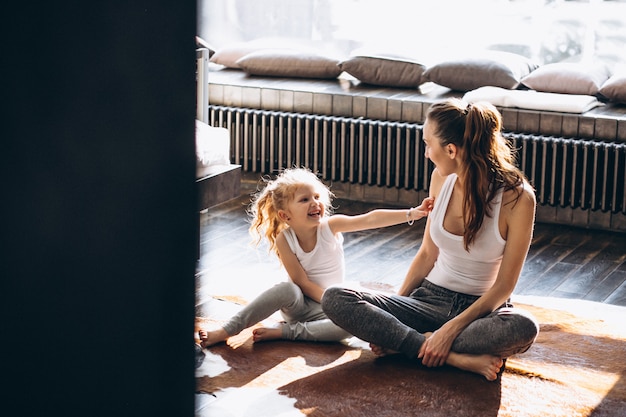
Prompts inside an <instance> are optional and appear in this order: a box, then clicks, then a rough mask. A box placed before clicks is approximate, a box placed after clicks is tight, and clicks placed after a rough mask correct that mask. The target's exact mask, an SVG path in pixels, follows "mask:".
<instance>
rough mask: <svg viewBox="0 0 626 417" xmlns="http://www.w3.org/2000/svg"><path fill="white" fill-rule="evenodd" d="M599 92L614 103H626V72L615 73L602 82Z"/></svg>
mask: <svg viewBox="0 0 626 417" xmlns="http://www.w3.org/2000/svg"><path fill="white" fill-rule="evenodd" d="M598 93H600V94H601V95H602V96H603V97H605V98H607V99H608V100H609V101H612V102H614V103H622V104H626V72H625V73H623V74H613V75H612V76H611V78H609V79H608V80H606V81H605V82H604V84H602V86H601V87H600V90H598Z"/></svg>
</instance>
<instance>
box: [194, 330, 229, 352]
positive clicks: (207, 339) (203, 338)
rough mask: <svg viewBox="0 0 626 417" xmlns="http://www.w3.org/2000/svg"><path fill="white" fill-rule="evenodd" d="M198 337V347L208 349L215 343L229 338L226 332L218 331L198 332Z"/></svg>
mask: <svg viewBox="0 0 626 417" xmlns="http://www.w3.org/2000/svg"><path fill="white" fill-rule="evenodd" d="M198 336H199V337H200V346H202V347H203V348H208V347H209V346H213V345H214V344H216V343H219V342H224V341H226V339H228V338H229V337H230V335H229V334H228V333H226V330H224V329H218V330H212V331H206V330H199V331H198Z"/></svg>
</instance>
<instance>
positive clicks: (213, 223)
mask: <svg viewBox="0 0 626 417" xmlns="http://www.w3.org/2000/svg"><path fill="white" fill-rule="evenodd" d="M249 202H250V196H249V195H248V194H242V196H241V197H239V198H237V199H234V200H230V201H228V202H226V203H223V204H220V205H218V206H214V207H212V208H210V209H209V210H207V211H206V212H203V213H201V214H200V259H199V260H198V273H197V277H198V278H197V284H196V288H197V291H196V292H197V295H198V296H197V304H198V305H202V304H203V303H206V302H208V300H207V294H210V293H211V292H214V291H217V290H216V287H217V288H219V285H218V283H216V282H214V281H213V280H220V279H228V277H233V276H238V277H241V276H242V275H243V278H241V279H243V282H245V279H247V275H249V276H250V278H249V279H250V280H254V279H255V275H258V274H259V273H261V272H262V273H266V274H278V273H280V272H279V271H278V270H277V267H276V263H275V259H274V260H272V256H270V255H269V254H268V253H267V247H266V246H265V245H261V246H260V247H259V248H257V250H256V251H254V252H250V248H251V246H250V245H251V238H250V235H249V234H248V225H249V223H248V216H247V214H246V208H247V204H248V203H249ZM334 205H335V207H336V212H337V213H346V214H355V213H362V212H365V211H368V210H371V209H373V208H376V207H379V206H380V204H372V203H362V202H355V201H346V200H340V199H337V200H335V202H334ZM424 223H425V220H424V219H422V220H420V221H419V222H415V224H414V225H413V226H408V225H406V224H402V225H397V226H392V227H388V228H384V229H377V230H372V231H364V232H354V233H347V234H345V235H344V239H345V245H344V247H345V256H346V271H347V277H346V278H347V279H348V280H350V281H365V282H368V283H380V284H381V285H382V286H387V287H388V286H397V285H399V284H400V283H401V282H402V279H403V278H404V273H405V272H406V270H407V269H408V267H409V264H410V262H411V259H412V257H413V254H414V253H415V251H416V250H417V248H418V247H419V245H420V243H421V239H422V236H423V231H424ZM250 253H254V255H252V256H250ZM244 254H245V255H244ZM515 294H518V295H535V296H537V295H538V296H549V297H559V298H570V299H583V300H589V301H595V302H601V303H607V304H614V305H619V306H626V234H625V233H611V232H607V231H593V230H587V229H580V228H575V227H567V226H562V225H552V224H542V223H538V224H537V225H536V227H535V232H534V238H533V243H532V245H531V248H530V251H529V254H528V257H527V259H526V263H525V265H524V269H523V271H522V274H521V276H520V280H519V282H518V286H517V288H516V290H515ZM213 295H214V294H213Z"/></svg>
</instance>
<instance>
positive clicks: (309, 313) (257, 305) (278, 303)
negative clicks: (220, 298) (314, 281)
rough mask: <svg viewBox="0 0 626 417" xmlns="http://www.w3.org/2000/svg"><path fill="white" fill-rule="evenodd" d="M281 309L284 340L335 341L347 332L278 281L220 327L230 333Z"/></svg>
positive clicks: (314, 304)
mask: <svg viewBox="0 0 626 417" xmlns="http://www.w3.org/2000/svg"><path fill="white" fill-rule="evenodd" d="M279 310H280V312H281V315H282V317H283V319H284V320H285V322H284V323H282V324H281V330H282V337H283V339H288V340H309V341H315V342H335V341H339V340H342V339H345V338H347V337H350V336H351V335H350V334H349V333H348V332H346V331H345V330H343V329H342V328H340V327H339V326H337V325H336V324H334V323H333V322H332V321H330V320H329V319H328V317H326V314H324V312H323V311H322V306H321V305H320V303H318V302H316V301H314V300H313V299H311V298H309V297H307V296H305V295H304V293H303V292H302V290H301V289H300V287H298V286H297V285H296V284H294V283H292V282H282V283H280V284H276V285H275V286H273V287H272V288H269V289H268V290H266V291H265V292H263V293H261V294H260V295H259V296H258V297H257V298H255V299H254V301H252V302H251V303H250V304H248V305H247V306H245V307H244V308H243V309H241V310H240V311H239V312H238V313H237V314H235V315H234V316H233V317H232V318H231V319H230V320H229V321H228V322H227V323H226V324H225V325H224V326H223V327H224V330H226V333H228V334H229V335H230V336H233V335H236V334H237V333H239V332H241V331H242V330H244V329H246V328H248V327H250V326H252V325H254V324H256V323H258V322H260V321H262V320H265V319H266V318H268V317H269V316H271V315H272V314H274V313H275V312H276V311H279Z"/></svg>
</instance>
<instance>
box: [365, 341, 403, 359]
mask: <svg viewBox="0 0 626 417" xmlns="http://www.w3.org/2000/svg"><path fill="white" fill-rule="evenodd" d="M370 349H372V352H373V353H374V355H376V356H379V357H382V356H387V355H394V354H396V353H399V352H397V351H395V350H392V349H387V348H384V347H382V346H378V345H375V344H373V343H370Z"/></svg>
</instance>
